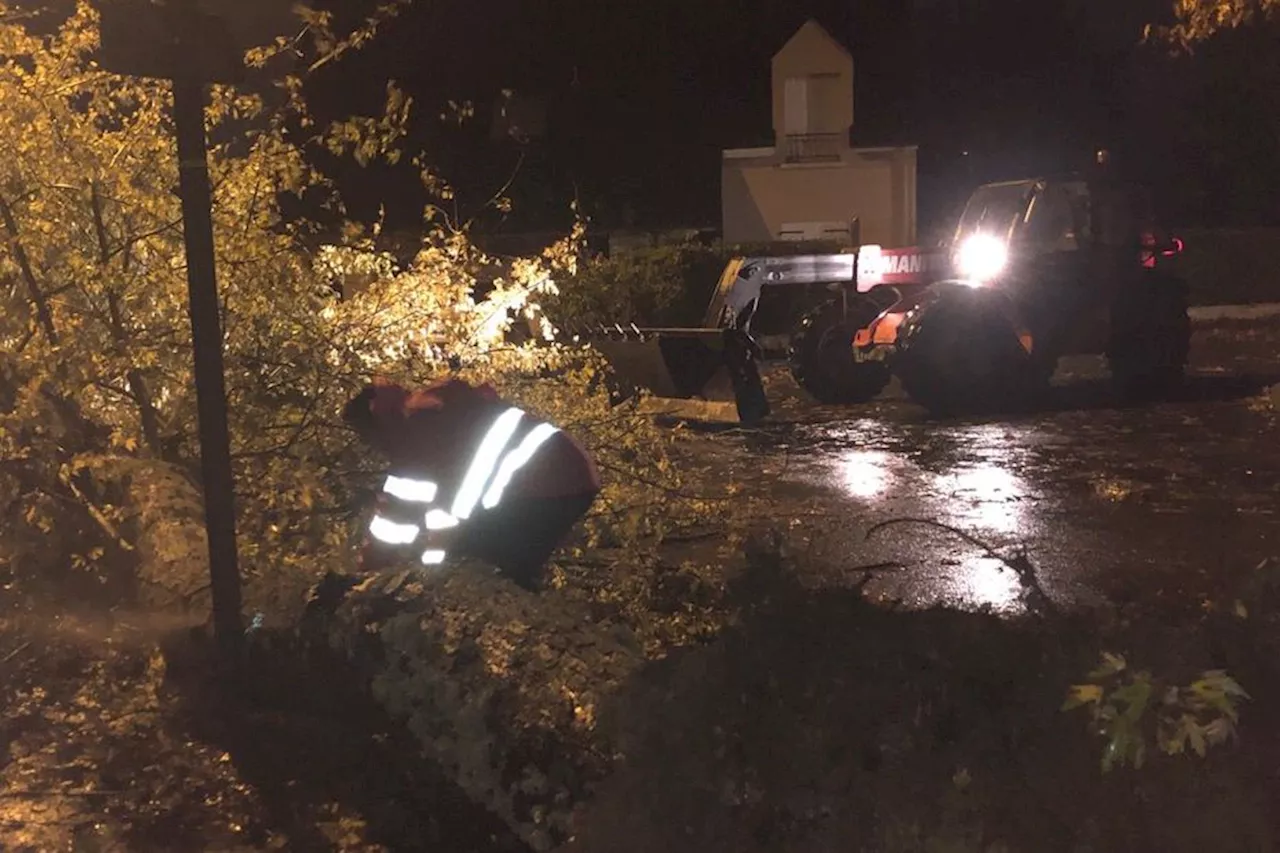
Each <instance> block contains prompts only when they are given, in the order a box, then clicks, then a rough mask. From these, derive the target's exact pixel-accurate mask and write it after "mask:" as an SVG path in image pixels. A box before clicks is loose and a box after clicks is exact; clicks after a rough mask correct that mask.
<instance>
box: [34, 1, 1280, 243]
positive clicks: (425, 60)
mask: <svg viewBox="0 0 1280 853" xmlns="http://www.w3.org/2000/svg"><path fill="white" fill-rule="evenodd" d="M41 2H49V0H41ZM53 2H54V4H55V5H61V6H68V5H69V3H70V0H53ZM329 2H330V3H331V4H336V5H337V7H338V8H339V9H340V10H341V11H342V12H343V13H347V14H351V15H353V18H354V19H358V18H359V16H362V15H363V14H364V13H366V12H367V11H368V10H369V8H370V7H371V6H372V4H373V3H374V2H376V0H329ZM1171 4H1172V0H1034V2H1032V1H1031V0H857V2H850V0H753V2H751V3H739V2H737V0H696V2H691V0H678V2H677V0H644V2H634V3H621V2H614V3H608V2H601V0H485V2H476V0H416V2H414V3H413V4H412V5H411V6H410V7H409V8H408V9H407V10H406V11H405V12H403V13H402V16H401V17H400V19H398V20H397V21H395V22H394V23H393V24H392V25H391V26H389V27H388V28H387V30H386V31H385V32H384V34H383V35H382V36H381V37H380V38H379V39H378V40H377V41H376V42H374V43H373V45H371V46H370V47H369V48H367V49H365V50H364V51H361V52H359V53H356V54H353V55H350V58H348V59H346V60H344V61H343V62H342V63H340V64H338V65H336V66H330V68H329V70H328V72H327V73H321V74H320V75H318V77H317V78H316V79H315V80H314V82H313V85H312V88H311V93H310V94H311V99H312V103H313V105H316V106H318V107H319V108H320V109H321V110H322V111H324V112H327V113H329V114H330V116H331V117H338V116H340V115H342V114H344V113H345V114H349V113H351V112H356V113H370V112H374V111H376V110H377V109H378V108H379V107H380V105H381V100H382V98H383V96H384V93H385V89H386V84H387V81H388V80H392V79H394V80H396V81H398V82H399V83H400V85H401V86H402V87H403V88H405V89H406V90H408V91H409V92H410V94H412V95H413V96H414V98H415V101H416V103H417V110H416V116H417V120H416V123H415V126H414V128H413V134H412V135H413V144H414V146H415V147H418V148H420V149H421V150H423V151H425V152H426V154H427V159H428V160H429V161H430V162H432V163H434V164H437V165H438V166H440V167H441V169H442V171H443V172H444V174H445V175H446V176H447V177H449V178H450V179H451V180H452V181H453V182H454V183H455V184H456V185H457V186H458V188H459V190H460V196H461V202H460V205H461V211H460V212H461V213H462V214H463V215H464V216H465V215H466V214H468V213H470V212H473V211H474V209H475V208H476V207H478V206H479V205H480V203H481V202H482V201H483V200H485V199H488V198H489V197H490V195H491V194H492V193H493V191H494V190H495V189H496V188H497V187H499V186H501V185H502V184H503V182H504V181H505V180H506V179H507V177H508V176H509V175H510V174H511V171H512V168H513V166H514V165H515V163H516V162H517V158H519V157H520V156H521V155H523V166H522V168H521V170H520V173H519V175H518V177H517V179H516V181H515V184H514V185H513V187H512V196H513V198H514V200H515V202H516V208H515V211H514V213H513V214H512V215H511V216H509V217H505V218H502V217H497V216H496V215H494V214H489V215H487V216H486V217H484V218H483V219H482V221H481V226H482V227H483V228H486V229H503V230H548V229H556V228H563V227H564V226H566V225H567V224H568V221H569V218H570V216H569V210H568V206H569V203H570V201H571V200H572V199H573V198H574V197H575V195H576V196H577V197H578V198H579V199H580V202H581V204H582V207H583V209H584V210H585V211H586V212H587V213H588V214H590V215H591V216H592V217H593V219H594V221H595V222H596V223H597V224H599V225H602V226H612V225H616V224H619V223H621V222H625V221H632V220H633V221H635V222H636V223H638V224H641V225H651V226H664V225H716V224H717V223H718V221H719V189H720V188H719V162H720V151H721V149H723V148H730V147H742V146H750V145H760V144H769V143H770V142H771V137H772V132H771V129H770V115H771V114H770V102H769V98H770V88H769V61H770V58H771V57H772V55H773V54H774V53H775V52H776V51H777V50H778V48H779V47H781V46H782V44H783V43H784V42H785V41H786V40H787V39H788V38H789V37H790V36H791V34H792V33H794V32H795V30H796V29H797V28H798V27H799V26H800V25H801V24H802V23H803V22H804V20H805V19H807V18H809V17H813V18H815V19H817V20H818V21H819V22H820V23H822V24H823V26H825V27H826V28H827V29H828V30H830V31H831V33H832V34H833V35H834V36H835V37H836V38H837V39H839V40H840V41H842V42H844V43H845V44H846V45H848V46H849V47H850V49H851V50H852V52H853V55H854V63H855V77H856V92H855V126H854V139H855V142H856V143H858V144H866V145H877V144H917V145H919V146H920V208H921V219H922V225H924V224H927V223H928V220H929V219H931V218H938V217H940V216H946V215H948V213H949V210H948V206H949V205H952V204H954V203H955V202H957V201H958V200H962V199H963V197H964V196H965V195H967V193H968V191H969V189H970V188H971V187H972V185H973V184H974V183H976V182H978V181H980V180H984V179H985V180H989V179H998V178H1012V177H1020V176H1026V175H1027V174H1031V173H1035V172H1039V171H1047V170H1054V169H1061V168H1069V167H1071V166H1073V165H1077V164H1078V163H1079V162H1080V159H1081V158H1087V157H1088V156H1089V154H1090V152H1091V151H1092V150H1093V149H1094V148H1095V147H1098V146H1101V145H1106V146H1107V147H1110V148H1112V149H1113V150H1114V151H1116V152H1117V153H1118V154H1119V155H1120V157H1119V160H1120V162H1121V164H1122V165H1128V166H1129V167H1130V168H1131V169H1132V170H1133V171H1134V172H1135V176H1136V177H1139V178H1143V179H1145V180H1147V181H1148V182H1149V183H1151V184H1152V186H1153V189H1154V190H1155V192H1156V197H1157V200H1158V202H1162V203H1163V207H1164V208H1165V210H1166V212H1167V214H1168V218H1169V219H1170V221H1173V222H1175V223H1177V224H1178V225H1199V224H1205V225H1221V224H1273V225H1280V26H1275V27H1271V28H1270V29H1266V30H1258V31H1251V32H1245V33H1239V34H1234V35H1231V36H1228V37H1225V38H1220V39H1216V40H1215V41H1214V42H1213V43H1212V44H1210V45H1207V46H1204V47H1202V48H1201V49H1199V50H1198V51H1197V55H1196V57H1195V58H1194V59H1192V60H1182V61H1178V62H1171V61H1168V60H1166V59H1163V58H1162V57H1161V56H1160V55H1159V52H1158V51H1156V50H1153V49H1147V48H1143V49H1139V48H1138V42H1139V40H1140V36H1141V32H1142V27H1143V24H1144V23H1146V22H1148V21H1153V20H1155V21H1158V20H1160V19H1161V18H1162V16H1164V15H1167V13H1168V9H1169V7H1170V5H1171ZM504 88H507V89H513V90H515V91H516V92H517V93H519V94H524V95H531V96H536V97H540V98H542V99H544V100H545V102H546V103H547V105H548V131H547V134H546V136H545V137H543V138H541V139H538V140H535V141H533V142H531V143H529V144H527V145H523V146H522V145H519V144H517V143H516V142H515V141H514V140H510V139H506V140H502V141H494V140H493V139H491V138H490V135H489V130H490V121H489V107H490V105H491V104H492V102H493V100H494V98H495V97H496V96H497V93H498V92H499V91H500V90H502V89H504ZM448 99H455V100H466V99H471V100H473V101H475V102H476V103H477V105H478V108H479V109H478V111H477V117H476V119H475V120H474V121H473V122H470V123H469V124H468V125H467V126H466V127H465V128H463V129H461V130H459V129H456V128H454V129H449V128H447V127H446V126H445V125H444V124H442V123H441V122H440V121H439V118H438V116H439V113H440V111H441V108H442V106H443V104H444V103H445V102H446V101H447V100H448ZM966 151H967V152H969V153H968V155H967V156H964V155H963V152H966ZM331 171H334V172H335V176H336V177H339V178H340V180H341V182H342V184H343V185H344V193H345V194H346V195H347V197H348V201H349V202H350V203H351V206H352V208H353V212H355V213H357V214H359V215H364V216H369V215H371V214H372V213H374V212H375V211H376V210H377V209H378V206H379V204H385V205H386V206H387V208H388V210H389V212H390V214H391V220H392V221H391V223H390V224H391V225H392V226H393V227H394V226H401V225H409V224H412V223H414V222H416V221H417V219H418V215H419V213H420V210H421V205H422V203H423V202H424V201H425V200H426V199H425V197H424V196H423V194H422V193H420V192H418V191H417V190H416V187H417V180H416V176H415V175H413V174H410V173H408V172H407V171H406V170H404V169H400V170H395V169H387V168H373V169H368V170H359V169H356V168H354V167H352V168H346V169H337V170H335V169H331Z"/></svg>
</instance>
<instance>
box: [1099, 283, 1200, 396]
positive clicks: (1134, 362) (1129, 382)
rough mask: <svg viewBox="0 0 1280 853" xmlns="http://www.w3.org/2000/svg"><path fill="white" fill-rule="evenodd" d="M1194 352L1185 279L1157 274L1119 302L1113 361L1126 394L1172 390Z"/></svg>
mask: <svg viewBox="0 0 1280 853" xmlns="http://www.w3.org/2000/svg"><path fill="white" fill-rule="evenodd" d="M1190 352H1191V319H1190V317H1188V315H1187V289H1186V285H1185V284H1184V283H1183V282H1182V281H1181V280H1179V279H1176V278H1173V277H1171V276H1163V275H1152V276H1150V277H1149V278H1148V279H1147V280H1145V281H1143V282H1142V283H1141V284H1139V285H1138V286H1135V287H1132V288H1129V289H1128V291H1127V292H1126V293H1125V294H1124V295H1123V296H1122V297H1121V298H1120V299H1118V300H1117V302H1116V305H1115V306H1114V308H1113V314H1112V339H1111V345H1110V346H1109V347H1108V350H1107V361H1108V364H1109V366H1110V368H1111V378H1112V381H1113V382H1114V383H1115V384H1116V386H1117V387H1118V388H1119V390H1120V392H1121V393H1122V394H1123V395H1124V396H1126V397H1129V398H1133V399H1151V398H1153V397H1159V396H1162V395H1164V394H1167V393H1168V392H1169V391H1171V390H1173V389H1174V388H1176V387H1177V386H1178V384H1180V383H1181V382H1182V377H1183V373H1184V371H1185V369H1186V365H1187V357H1188V356H1189V355H1190Z"/></svg>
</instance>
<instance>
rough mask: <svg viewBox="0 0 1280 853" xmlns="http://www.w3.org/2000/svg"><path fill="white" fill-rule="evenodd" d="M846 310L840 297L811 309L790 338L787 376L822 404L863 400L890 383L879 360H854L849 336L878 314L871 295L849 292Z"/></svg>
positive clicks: (886, 371)
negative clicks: (789, 366)
mask: <svg viewBox="0 0 1280 853" xmlns="http://www.w3.org/2000/svg"><path fill="white" fill-rule="evenodd" d="M847 299H848V312H847V313H846V311H845V309H844V306H843V305H842V304H841V300H840V299H839V298H837V299H833V300H831V301H829V302H826V303H824V304H822V305H819V306H818V307H817V308H815V309H813V310H812V311H810V312H809V313H808V314H806V315H805V316H804V318H803V319H801V320H800V324H799V325H798V326H797V327H796V331H795V334H794V335H792V337H791V349H790V359H791V375H792V376H793V377H794V378H795V380H796V383H797V384H798V385H799V386H800V387H801V388H803V389H804V390H805V391H807V392H808V393H809V395H810V396H812V397H813V398H814V399H815V400H817V401H818V402H819V403H822V404H824V405H840V404H848V403H865V402H867V401H868V400H871V399H872V398H874V397H875V396H876V395H878V394H879V393H880V392H881V391H883V390H884V387H885V386H886V385H888V384H889V379H890V377H891V373H890V371H889V366H888V365H887V364H886V363H884V362H883V361H858V360H856V359H855V358H854V356H853V336H854V334H855V333H856V332H857V331H858V329H861V328H863V327H864V326H866V325H867V324H868V323H870V322H871V321H872V320H874V319H875V318H876V317H877V316H879V314H880V310H881V309H880V308H879V306H877V305H876V303H875V302H873V301H872V300H871V299H869V298H867V297H866V296H862V295H854V294H849V296H848V297H847Z"/></svg>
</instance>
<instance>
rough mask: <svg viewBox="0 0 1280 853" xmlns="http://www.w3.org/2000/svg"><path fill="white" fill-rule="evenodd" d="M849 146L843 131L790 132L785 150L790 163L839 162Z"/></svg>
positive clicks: (787, 160)
mask: <svg viewBox="0 0 1280 853" xmlns="http://www.w3.org/2000/svg"><path fill="white" fill-rule="evenodd" d="M848 147H849V141H848V139H846V138H845V136H844V134H842V133H789V134H787V136H786V147H785V148H784V149H783V150H784V152H785V154H784V156H785V158H786V162H788V163H833V162H834V163H838V162H839V161H840V157H841V154H842V152H844V150H845V149H847V148H848Z"/></svg>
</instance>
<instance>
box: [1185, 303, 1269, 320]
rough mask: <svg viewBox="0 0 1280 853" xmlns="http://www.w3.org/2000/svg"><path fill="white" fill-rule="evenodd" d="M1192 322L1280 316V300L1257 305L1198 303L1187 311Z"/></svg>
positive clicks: (1259, 318)
mask: <svg viewBox="0 0 1280 853" xmlns="http://www.w3.org/2000/svg"><path fill="white" fill-rule="evenodd" d="M1187 314H1188V315H1190V317H1191V322H1193V323H1215V322H1220V321H1223V320H1226V321H1231V320H1267V319H1270V318H1272V317H1280V302H1263V303H1259V304H1257V305H1199V306H1196V307H1195V308H1191V309H1189V310H1188V311H1187Z"/></svg>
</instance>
